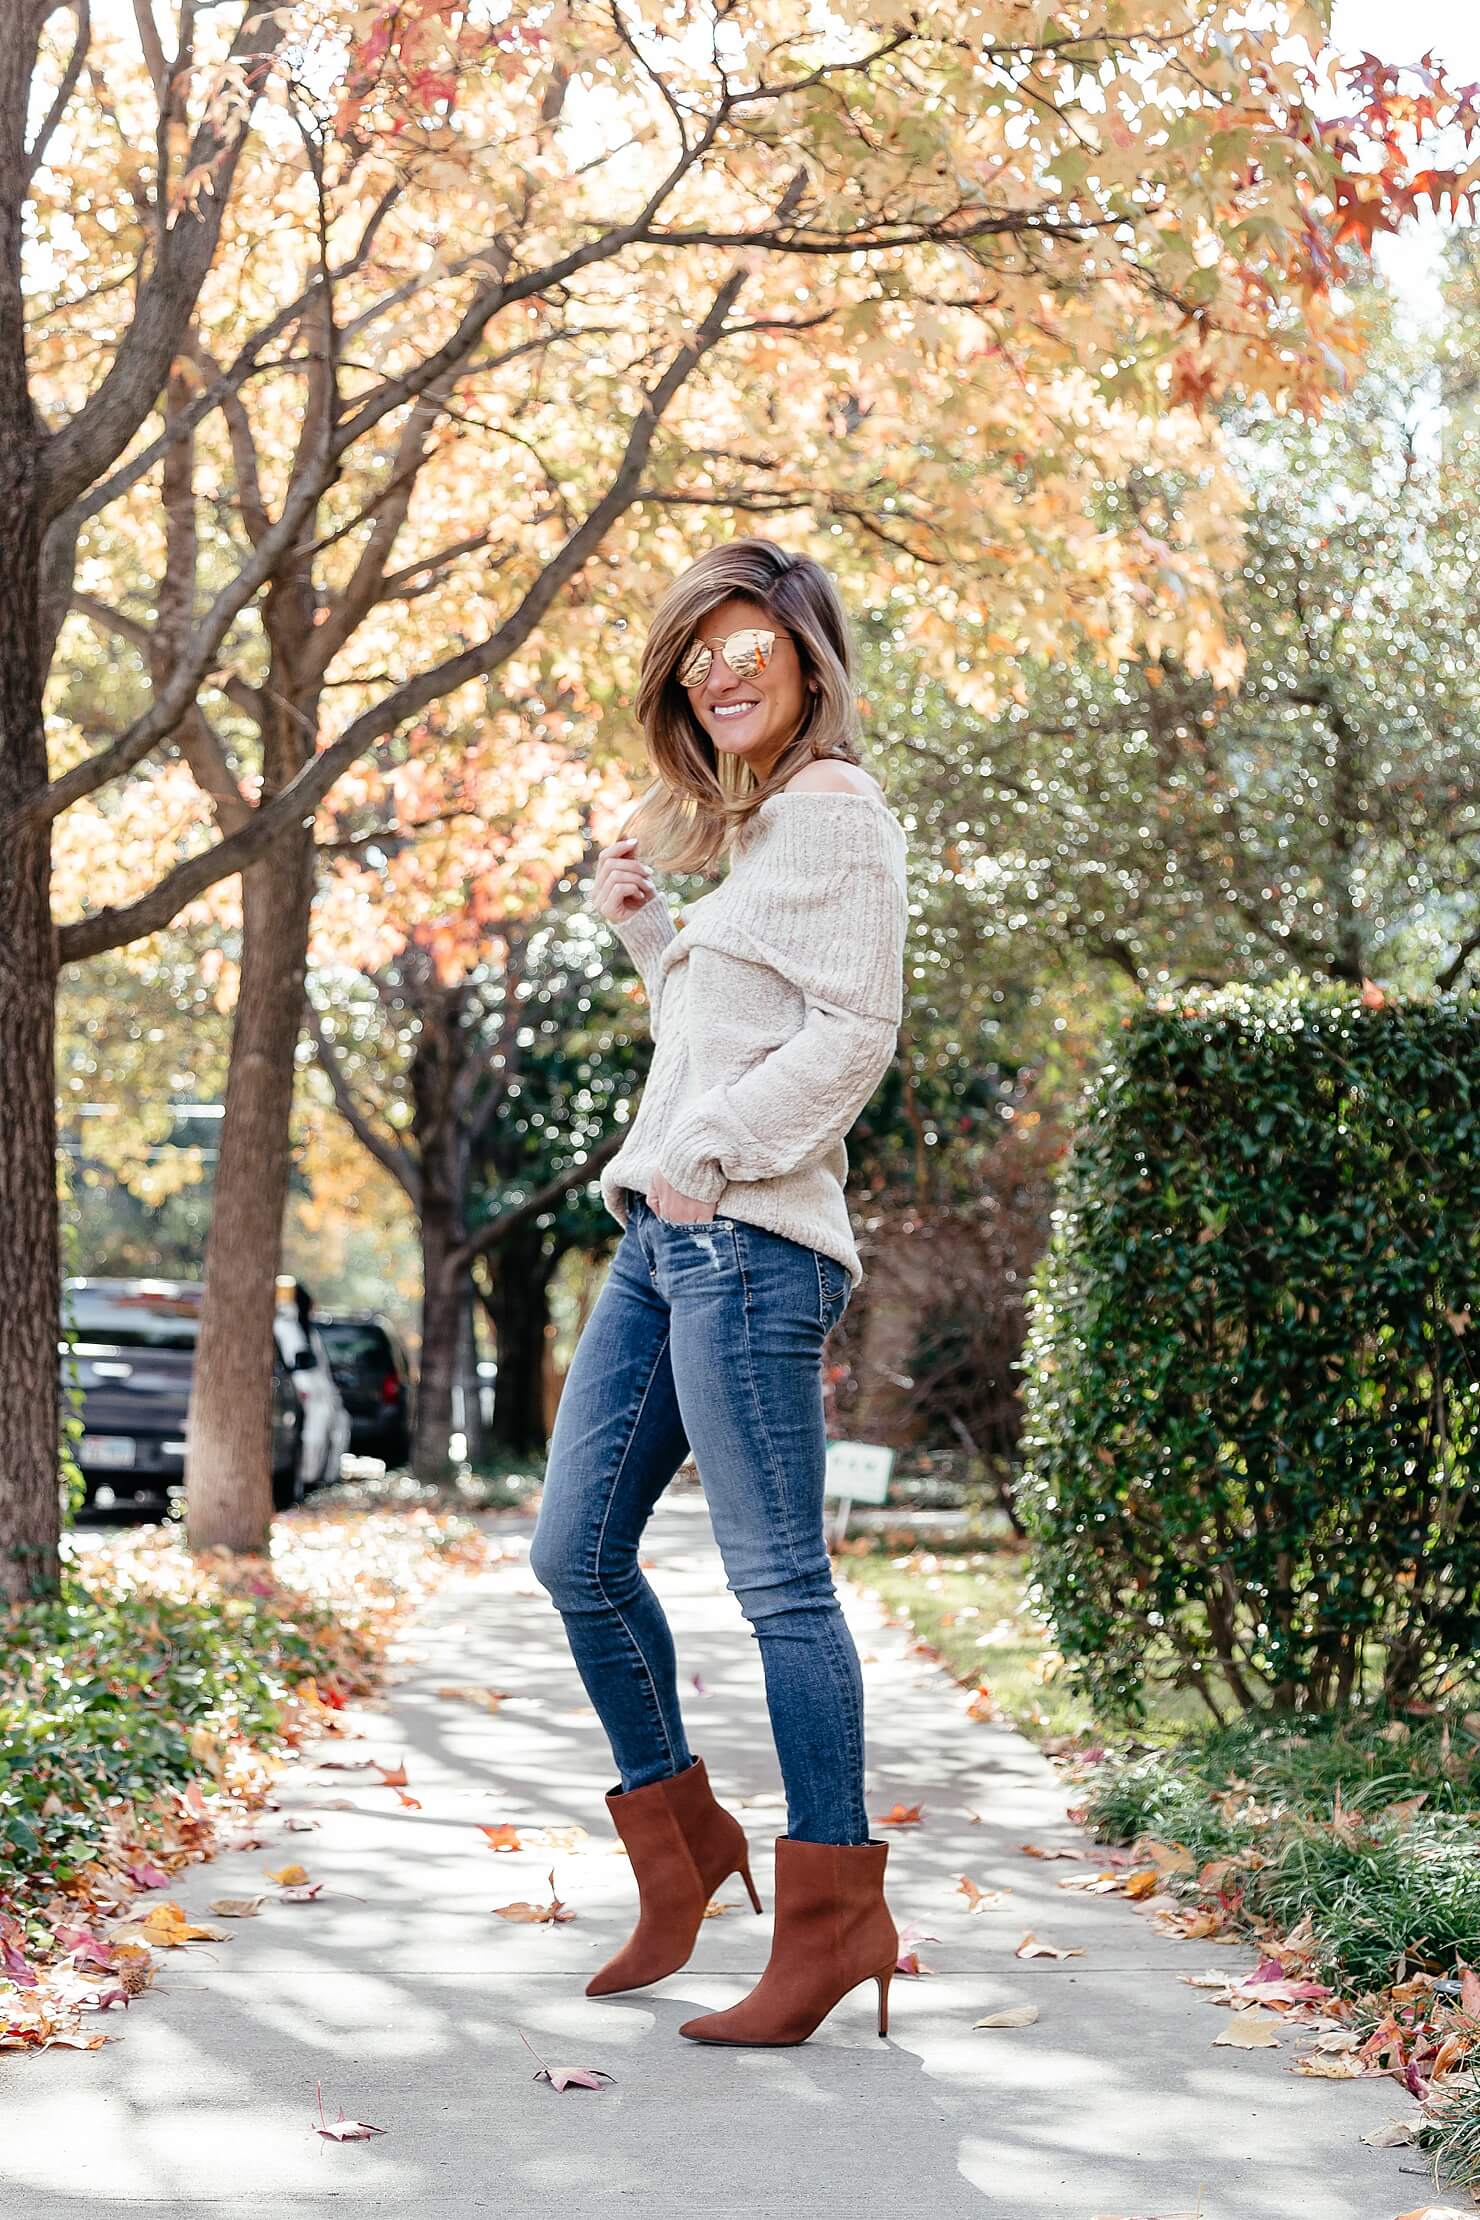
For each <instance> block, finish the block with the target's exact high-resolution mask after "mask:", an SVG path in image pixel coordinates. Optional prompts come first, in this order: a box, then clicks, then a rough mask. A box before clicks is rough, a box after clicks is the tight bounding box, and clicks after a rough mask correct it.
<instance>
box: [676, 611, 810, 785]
mask: <svg viewBox="0 0 1480 2220" xmlns="http://www.w3.org/2000/svg"><path fill="white" fill-rule="evenodd" d="M752 629H756V630H759V631H764V632H774V633H775V635H776V645H775V647H774V649H773V650H772V653H771V660H770V662H769V663H768V664H767V666H766V668H765V669H764V670H763V671H761V672H759V673H757V675H756V676H755V677H754V678H737V677H736V676H735V673H734V672H733V671H732V670H731V669H730V666H729V664H728V663H727V662H726V661H725V659H724V657H723V656H722V655H721V654H720V652H719V643H720V641H721V640H723V639H726V638H727V637H728V635H729V634H730V633H732V632H745V631H750V630H752ZM692 640H702V641H704V643H705V644H706V646H708V647H711V648H713V649H714V657H713V660H712V662H711V663H710V666H709V676H708V677H707V678H706V679H705V681H704V683H703V685H702V686H692V687H689V688H687V689H686V691H687V693H688V697H689V701H690V703H691V705H692V707H693V711H694V715H695V716H696V717H697V718H698V720H699V723H700V724H701V725H702V726H703V728H704V730H705V732H707V733H708V735H709V737H710V739H711V740H712V741H713V742H714V745H715V748H716V750H717V751H718V752H719V753H721V754H724V755H740V756H744V758H745V760H746V762H747V763H748V764H749V765H750V767H751V769H752V770H753V771H754V772H755V774H756V776H757V778H764V776H765V774H766V772H767V771H768V770H769V768H770V766H771V765H772V764H773V763H774V762H775V760H776V758H777V756H779V755H780V753H781V751H782V749H783V748H784V747H785V745H786V743H787V741H788V740H789V739H790V738H791V736H792V734H793V733H794V732H795V731H796V729H797V726H798V725H799V724H800V723H801V721H802V716H803V713H804V711H805V709H806V706H807V679H806V674H805V672H804V670H803V667H802V660H801V652H800V650H799V649H798V647H797V644H796V642H795V641H794V640H793V639H792V638H791V636H790V634H789V633H787V632H786V631H785V630H784V629H783V627H782V625H781V624H780V623H779V621H778V620H777V619H776V618H775V617H773V616H772V615H771V614H770V612H769V610H768V609H766V607H765V606H764V604H763V603H761V602H759V601H747V600H746V599H745V597H744V595H743V594H737V595H735V596H734V597H733V598H732V599H731V600H729V601H722V602H721V603H720V605H719V607H718V608H717V609H711V610H710V612H709V615H708V616H707V617H706V618H705V619H704V621H703V622H702V624H700V625H699V626H697V628H696V629H695V631H694V633H693V634H692V636H691V642H692ZM691 642H689V643H686V649H687V646H688V645H689V644H691Z"/></svg>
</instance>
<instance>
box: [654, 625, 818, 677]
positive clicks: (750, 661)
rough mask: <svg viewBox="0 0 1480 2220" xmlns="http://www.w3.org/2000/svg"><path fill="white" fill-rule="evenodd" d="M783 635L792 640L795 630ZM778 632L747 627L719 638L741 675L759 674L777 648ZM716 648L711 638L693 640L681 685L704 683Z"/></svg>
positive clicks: (683, 665)
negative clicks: (709, 639) (710, 643)
mask: <svg viewBox="0 0 1480 2220" xmlns="http://www.w3.org/2000/svg"><path fill="white" fill-rule="evenodd" d="M780 637H781V638H782V639H784V640H789V639H790V638H791V634H790V633H789V632H783V633H782V634H781V635H780ZM776 640H777V634H776V633H774V632H759V631H754V630H751V629H750V628H748V627H747V629H746V630H745V631H744V632H731V633H730V634H729V635H728V636H727V637H726V638H725V639H723V640H721V641H720V642H719V652H720V654H721V655H722V656H723V657H724V659H725V661H726V662H727V663H728V664H729V666H730V669H731V670H732V671H733V672H734V674H735V676H736V677H737V678H759V677H760V674H761V672H762V671H763V670H765V669H766V668H767V667H768V665H769V664H770V661H771V657H772V656H773V655H774V653H775V652H776ZM714 652H715V651H714V649H713V648H712V647H711V646H710V645H709V642H708V641H707V640H693V641H691V642H690V644H689V646H688V647H687V648H685V650H684V653H683V658H682V660H681V661H680V663H679V666H678V671H677V677H678V683H679V685H680V686H686V687H694V686H702V685H703V684H704V681H705V679H706V678H708V676H709V673H710V671H711V670H712V669H713V667H714Z"/></svg>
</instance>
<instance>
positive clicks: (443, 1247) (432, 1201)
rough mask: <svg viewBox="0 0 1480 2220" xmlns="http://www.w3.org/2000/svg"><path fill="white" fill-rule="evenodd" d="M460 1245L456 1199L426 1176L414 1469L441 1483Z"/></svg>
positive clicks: (446, 1462) (454, 1354) (453, 1368)
mask: <svg viewBox="0 0 1480 2220" xmlns="http://www.w3.org/2000/svg"><path fill="white" fill-rule="evenodd" d="M456 1246H457V1228H456V1225H455V1222H454V1218H453V1211H452V1201H451V1197H450V1196H449V1195H448V1193H447V1191H446V1189H445V1187H443V1186H442V1185H441V1184H440V1183H439V1182H437V1181H435V1180H432V1179H427V1181H426V1183H425V1187H424V1191H423V1195H422V1210H421V1271H422V1281H421V1372H420V1375H419V1377H418V1381H417V1389H416V1442H415V1446H414V1449H413V1452H412V1458H411V1469H412V1471H413V1472H414V1473H415V1475H416V1477H417V1479H418V1480H431V1481H433V1482H437V1481H442V1480H445V1479H446V1478H447V1475H448V1473H449V1471H450V1470H451V1467H452V1452H451V1438H452V1383H453V1381H454V1379H455V1378H456V1376H457V1364H458V1343H459V1328H460V1324H461V1319H462V1301H463V1280H462V1275H461V1274H460V1273H453V1272H450V1271H449V1270H448V1262H447V1260H448V1258H449V1257H450V1255H451V1254H452V1251H453V1250H454V1249H455V1248H456Z"/></svg>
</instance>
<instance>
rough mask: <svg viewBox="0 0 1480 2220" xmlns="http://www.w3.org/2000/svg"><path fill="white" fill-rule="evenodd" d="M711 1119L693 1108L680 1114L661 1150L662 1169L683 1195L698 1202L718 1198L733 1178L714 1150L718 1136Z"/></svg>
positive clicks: (671, 1183)
mask: <svg viewBox="0 0 1480 2220" xmlns="http://www.w3.org/2000/svg"><path fill="white" fill-rule="evenodd" d="M706 1126H707V1121H706V1120H704V1119H702V1118H701V1117H696V1116H695V1115H694V1113H693V1112H692V1111H691V1112H690V1114H689V1115H688V1117H686V1118H680V1119H679V1120H678V1122H677V1124H676V1125H675V1126H674V1128H673V1130H672V1131H671V1132H670V1133H669V1135H668V1137H667V1139H666V1140H665V1141H664V1143H663V1146H662V1148H661V1150H660V1152H659V1163H658V1169H659V1171H660V1172H661V1173H662V1174H663V1177H664V1178H665V1179H666V1180H667V1181H668V1182H669V1183H670V1185H672V1186H674V1187H676V1188H677V1189H678V1191H679V1193H680V1194H681V1195H691V1196H692V1197H693V1199H694V1201H695V1202H707V1203H714V1202H718V1201H719V1198H720V1196H721V1195H722V1194H723V1193H724V1190H725V1189H726V1187H728V1186H729V1184H730V1182H729V1179H728V1177H727V1175H726V1172H725V1168H724V1166H723V1165H722V1164H721V1163H720V1161H719V1158H718V1157H717V1156H716V1155H715V1154H714V1136H713V1133H712V1131H707V1130H706Z"/></svg>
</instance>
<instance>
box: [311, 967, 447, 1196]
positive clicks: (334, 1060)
mask: <svg viewBox="0 0 1480 2220" xmlns="http://www.w3.org/2000/svg"><path fill="white" fill-rule="evenodd" d="M303 1007H304V1016H305V1018H306V1020H307V1024H308V1030H309V1032H310V1033H311V1034H312V1035H313V1043H314V1049H315V1051H316V1053H317V1056H318V1060H319V1068H320V1069H321V1071H322V1072H323V1074H324V1077H325V1078H326V1079H327V1080H328V1082H329V1085H330V1087H331V1088H332V1089H333V1093H334V1107H335V1108H336V1109H337V1110H338V1112H339V1115H340V1116H341V1117H342V1118H343V1119H344V1122H345V1124H346V1125H347V1126H348V1127H349V1129H350V1131H351V1132H352V1133H353V1134H354V1137H355V1139H356V1140H357V1141H358V1142H359V1144H360V1146H361V1147H362V1148H365V1149H368V1150H369V1152H370V1154H371V1155H372V1156H373V1157H374V1159H375V1161H376V1163H377V1164H379V1165H382V1166H383V1167H384V1169H385V1170H386V1171H388V1172H389V1173H390V1175H391V1178H392V1179H393V1180H395V1182H396V1184H397V1186H399V1187H400V1188H402V1189H403V1190H404V1192H405V1193H406V1194H407V1195H408V1196H409V1197H410V1199H411V1202H412V1204H413V1206H417V1207H419V1204H420V1198H421V1174H420V1172H419V1171H418V1170H417V1167H416V1164H415V1162H414V1161H413V1159H412V1157H411V1156H410V1154H409V1153H408V1152H407V1151H406V1150H405V1149H403V1148H402V1147H401V1146H400V1144H399V1143H398V1142H396V1141H392V1140H390V1139H389V1138H388V1137H387V1136H386V1135H385V1134H383V1133H381V1132H380V1131H379V1130H378V1129H377V1127H376V1126H375V1125H373V1124H372V1123H371V1121H370V1119H369V1118H368V1117H367V1116H366V1115H365V1112H364V1110H363V1109H362V1108H361V1107H360V1104H359V1103H358V1102H357V1101H356V1100H355V1095H354V1090H353V1089H352V1088H351V1086H350V1084H349V1081H348V1079H347V1078H346V1077H345V1072H344V1066H343V1065H342V1064H341V1062H340V1060H339V1054H338V1051H337V1050H336V1048H335V1047H334V1044H333V1043H332V1041H331V1040H330V1039H329V1036H328V1034H327V1033H326V1032H325V1031H324V1021H323V1019H322V1018H321V1017H320V1015H319V1013H318V1011H317V1010H316V1009H315V1008H314V1004H313V997H312V996H311V995H305V996H304V1004H303Z"/></svg>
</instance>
